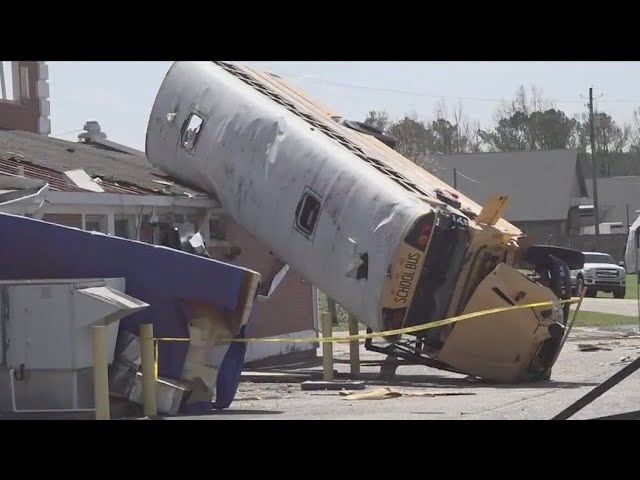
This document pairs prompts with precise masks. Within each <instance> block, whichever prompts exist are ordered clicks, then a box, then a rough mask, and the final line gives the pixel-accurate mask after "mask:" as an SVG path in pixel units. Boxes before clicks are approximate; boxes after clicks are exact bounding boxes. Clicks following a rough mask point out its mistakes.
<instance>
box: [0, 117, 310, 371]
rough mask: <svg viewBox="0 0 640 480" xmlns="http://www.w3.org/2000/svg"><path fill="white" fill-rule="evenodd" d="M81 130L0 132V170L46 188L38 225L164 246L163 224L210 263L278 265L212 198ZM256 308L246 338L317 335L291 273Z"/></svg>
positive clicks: (303, 284)
mask: <svg viewBox="0 0 640 480" xmlns="http://www.w3.org/2000/svg"><path fill="white" fill-rule="evenodd" d="M0 112H1V111H0ZM6 124H7V122H6V119H5V123H4V125H6ZM85 129H86V131H85V132H83V133H82V134H80V135H79V140H80V141H79V142H69V141H65V140H60V139H56V138H51V137H49V136H47V135H45V134H41V133H37V132H26V131H20V130H8V129H0V172H1V173H6V174H10V175H21V176H26V177H28V178H33V179H39V180H45V181H47V182H48V183H49V194H48V197H47V203H46V205H45V207H44V208H43V209H42V210H41V211H40V215H41V216H42V219H43V220H46V221H49V222H53V223H58V224H62V225H66V226H72V227H76V228H81V229H84V230H93V231H100V232H103V233H107V234H110V235H117V236H120V237H124V238H129V239H134V240H139V241H143V242H147V243H153V244H163V242H164V235H163V230H162V226H163V225H164V226H167V225H168V226H175V225H184V224H190V225H191V226H192V227H193V229H194V230H195V231H199V232H200V233H201V234H202V236H203V238H204V240H205V242H206V243H207V246H208V250H209V253H210V254H211V256H212V257H213V258H216V259H218V260H221V261H224V262H228V263H232V264H236V265H239V266H243V267H247V268H251V269H253V270H256V271H258V272H259V273H261V274H262V275H263V279H268V278H269V276H271V275H273V271H274V269H277V268H279V267H280V266H281V262H280V261H279V259H278V258H276V257H275V256H274V255H272V254H271V253H270V252H269V251H268V250H267V249H265V248H264V247H262V246H261V245H260V244H259V243H258V242H257V241H256V240H255V239H254V238H252V237H251V236H250V235H249V234H248V233H247V232H246V231H245V230H244V229H243V228H242V227H241V226H239V225H237V224H236V223H235V222H234V221H233V220H232V219H231V218H229V217H228V216H227V215H226V214H225V211H224V209H222V208H221V207H220V204H219V203H218V201H217V200H215V199H213V198H210V197H208V196H207V195H206V194H204V193H202V192H201V191H198V190H196V189H193V188H190V187H189V186H187V185H182V184H180V183H179V182H176V181H175V180H174V179H172V178H169V177H167V175H165V174H164V173H163V172H162V171H160V170H158V169H156V168H155V167H153V166H152V165H151V164H150V163H149V161H148V160H147V159H146V158H145V156H144V154H143V153H142V152H139V151H136V150H134V149H131V148H129V147H126V146H122V145H119V144H117V143H115V142H111V141H110V140H109V139H108V138H107V136H106V135H105V134H104V132H102V131H101V129H100V126H99V125H98V124H97V122H88V123H87V124H86V125H85ZM9 213H11V212H9ZM15 213H20V212H15ZM207 241H208V242H207ZM205 280H206V279H203V281H205ZM212 288H215V287H214V286H212ZM255 308H256V309H257V315H256V320H255V323H254V324H253V327H252V329H251V330H250V331H249V334H250V335H251V336H258V337H270V336H278V337H281V336H285V337H287V336H290V337H314V336H315V335H316V331H317V322H318V318H317V293H316V290H315V288H313V286H312V285H311V284H310V283H309V282H308V281H306V280H305V279H303V278H302V277H301V276H300V275H298V274H297V273H296V272H294V271H292V270H291V269H290V270H289V271H288V273H287V274H286V276H285V277H284V279H283V281H282V283H280V285H279V286H278V288H277V289H276V290H275V292H274V293H273V295H272V296H271V297H270V298H269V299H268V300H266V301H264V302H258V303H257V304H256V307H255ZM316 349H317V343H272V342H268V343H267V342H263V343H260V342H258V343H252V344H249V345H248V348H247V354H246V361H247V362H251V361H255V360H262V359H266V358H270V357H274V356H279V355H283V354H288V353H292V352H294V351H295V352H297V353H302V354H303V355H309V356H315V355H316Z"/></svg>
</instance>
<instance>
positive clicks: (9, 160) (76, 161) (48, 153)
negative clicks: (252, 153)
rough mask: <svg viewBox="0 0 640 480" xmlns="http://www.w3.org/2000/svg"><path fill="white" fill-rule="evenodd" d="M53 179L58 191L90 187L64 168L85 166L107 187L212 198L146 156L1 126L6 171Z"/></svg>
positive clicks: (0, 154) (0, 165)
mask: <svg viewBox="0 0 640 480" xmlns="http://www.w3.org/2000/svg"><path fill="white" fill-rule="evenodd" d="M20 166H22V167H23V168H24V175H25V176H28V177H30V178H37V179H42V180H46V181H47V182H49V185H50V188H51V190H52V191H59V192H86V191H87V190H86V189H83V188H80V187H78V186H77V185H75V184H74V183H73V182H72V181H70V180H69V179H68V178H67V177H66V175H65V173H64V172H66V171H69V170H78V169H82V170H84V171H85V172H86V173H87V174H88V175H89V176H91V177H92V178H94V179H95V178H96V177H98V178H99V179H100V182H99V183H97V185H99V186H100V187H102V189H103V190H104V191H105V192H108V193H125V194H134V195H173V196H186V197H199V198H206V197H208V195H207V194H205V193H204V192H202V191H200V190H198V189H194V188H192V187H189V186H186V185H183V184H181V183H179V182H177V181H176V180H175V179H173V178H170V177H168V176H167V175H166V174H165V173H164V172H162V171H161V170H159V169H157V168H155V167H154V166H153V165H151V164H150V163H149V161H148V160H147V159H146V157H144V156H138V155H131V154H127V153H120V152H116V151H112V150H107V149H103V148H98V147H95V146H92V145H91V144H84V143H78V142H69V141H67V140H61V139H58V138H53V137H47V136H44V135H39V134H36V133H31V132H23V131H20V130H4V129H0V172H1V173H9V174H13V175H15V174H18V167H20Z"/></svg>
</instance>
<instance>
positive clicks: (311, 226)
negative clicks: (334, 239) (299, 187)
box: [295, 189, 320, 238]
mask: <svg viewBox="0 0 640 480" xmlns="http://www.w3.org/2000/svg"><path fill="white" fill-rule="evenodd" d="M319 217H320V198H319V197H318V196H317V195H316V194H315V193H313V192H312V191H311V190H308V189H307V190H305V192H304V193H303V195H302V200H300V203H298V208H296V223H295V226H296V229H297V230H298V231H299V232H300V233H302V234H303V235H304V236H306V237H309V238H310V237H312V236H313V232H314V231H315V228H316V225H317V223H318V218H319Z"/></svg>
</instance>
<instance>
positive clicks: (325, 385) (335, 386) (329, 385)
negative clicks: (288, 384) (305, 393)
mask: <svg viewBox="0 0 640 480" xmlns="http://www.w3.org/2000/svg"><path fill="white" fill-rule="evenodd" d="M301 388H302V390H344V389H345V388H352V389H354V390H364V388H365V383H364V380H335V381H332V382H327V381H314V380H307V381H306V382H302V384H301Z"/></svg>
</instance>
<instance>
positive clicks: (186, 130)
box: [180, 113, 203, 152]
mask: <svg viewBox="0 0 640 480" xmlns="http://www.w3.org/2000/svg"><path fill="white" fill-rule="evenodd" d="M202 122H203V120H202V118H201V117H200V116H198V115H197V114H195V113H192V114H191V115H189V116H188V117H187V119H186V120H185V122H184V127H183V128H182V138H181V140H180V141H181V143H182V147H183V148H184V149H185V150H187V151H188V152H192V151H193V149H194V148H195V146H196V140H197V139H198V134H199V133H200V129H201V127H202Z"/></svg>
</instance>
